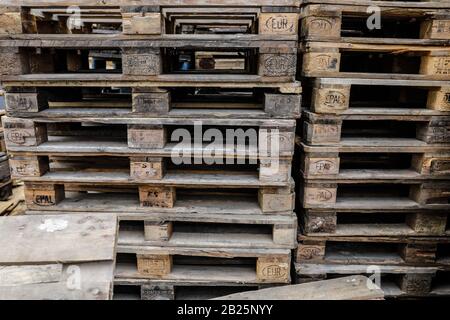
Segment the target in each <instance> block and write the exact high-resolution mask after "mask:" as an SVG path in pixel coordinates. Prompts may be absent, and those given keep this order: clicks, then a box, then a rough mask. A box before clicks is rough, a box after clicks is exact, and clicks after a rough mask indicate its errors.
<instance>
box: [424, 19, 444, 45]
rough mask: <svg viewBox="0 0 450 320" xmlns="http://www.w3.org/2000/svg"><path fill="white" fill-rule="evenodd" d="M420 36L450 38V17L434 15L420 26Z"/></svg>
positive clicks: (425, 37) (437, 38)
mask: <svg viewBox="0 0 450 320" xmlns="http://www.w3.org/2000/svg"><path fill="white" fill-rule="evenodd" d="M420 37H421V38H423V39H436V40H439V39H443V40H447V39H450V19H447V18H439V17H432V18H431V19H428V20H425V21H424V22H422V24H421V26H420Z"/></svg>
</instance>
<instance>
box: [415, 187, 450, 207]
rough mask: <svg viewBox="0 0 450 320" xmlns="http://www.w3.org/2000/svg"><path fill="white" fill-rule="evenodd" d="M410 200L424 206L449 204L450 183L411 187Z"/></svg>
mask: <svg viewBox="0 0 450 320" xmlns="http://www.w3.org/2000/svg"><path fill="white" fill-rule="evenodd" d="M409 195H410V198H411V199H413V200H414V201H416V202H417V203H419V204H422V205H433V204H448V203H449V201H450V183H448V182H433V183H422V184H418V185H413V186H411V189H410V193H409Z"/></svg>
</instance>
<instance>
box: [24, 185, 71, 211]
mask: <svg viewBox="0 0 450 320" xmlns="http://www.w3.org/2000/svg"><path fill="white" fill-rule="evenodd" d="M62 200H64V186H63V185H46V184H26V185H25V201H26V203H27V205H28V206H37V207H51V206H55V205H57V204H58V203H60V202H61V201H62Z"/></svg>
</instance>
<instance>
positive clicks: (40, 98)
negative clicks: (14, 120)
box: [5, 88, 48, 112]
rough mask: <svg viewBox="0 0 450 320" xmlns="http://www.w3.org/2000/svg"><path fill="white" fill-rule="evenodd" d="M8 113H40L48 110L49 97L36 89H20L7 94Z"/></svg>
mask: <svg viewBox="0 0 450 320" xmlns="http://www.w3.org/2000/svg"><path fill="white" fill-rule="evenodd" d="M5 103H6V111H8V112H39V111H41V110H44V109H47V108H48V97H47V95H45V94H44V93H42V92H39V91H38V90H36V89H27V88H20V89H19V90H15V91H10V92H6V93H5Z"/></svg>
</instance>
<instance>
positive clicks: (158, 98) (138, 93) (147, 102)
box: [132, 88, 171, 115]
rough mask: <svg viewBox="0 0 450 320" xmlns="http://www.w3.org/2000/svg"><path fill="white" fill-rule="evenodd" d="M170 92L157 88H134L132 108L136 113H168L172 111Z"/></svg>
mask: <svg viewBox="0 0 450 320" xmlns="http://www.w3.org/2000/svg"><path fill="white" fill-rule="evenodd" d="M170 103H171V100H170V93H169V91H167V90H164V89H157V88H154V89H152V88H134V89H133V94H132V108H133V112H134V113H144V114H148V115H167V114H168V113H169V111H170Z"/></svg>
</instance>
